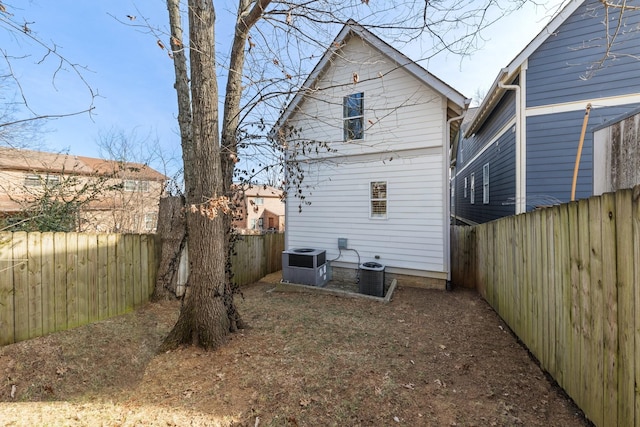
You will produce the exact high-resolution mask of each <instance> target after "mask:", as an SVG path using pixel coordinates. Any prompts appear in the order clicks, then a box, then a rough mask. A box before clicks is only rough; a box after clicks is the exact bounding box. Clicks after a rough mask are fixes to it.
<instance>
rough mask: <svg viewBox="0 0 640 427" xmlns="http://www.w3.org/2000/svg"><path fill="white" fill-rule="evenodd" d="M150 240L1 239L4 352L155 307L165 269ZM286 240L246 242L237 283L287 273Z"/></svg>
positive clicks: (21, 235) (269, 237)
mask: <svg viewBox="0 0 640 427" xmlns="http://www.w3.org/2000/svg"><path fill="white" fill-rule="evenodd" d="M157 245H158V243H157V240H156V238H155V236H154V235H146V234H86V233H25V232H16V233H7V232H5V233H0V346H2V345H5V344H10V343H13V342H18V341H22V340H26V339H29V338H34V337H38V336H42V335H46V334H48V333H51V332H56V331H61V330H65V329H69V328H73V327H76V326H79V325H83V324H86V323H90V322H95V321H97V320H102V319H106V318H108V317H111V316H116V315H119V314H123V313H126V312H128V311H131V310H133V309H134V308H136V307H138V306H139V305H141V304H143V303H145V302H147V301H148V300H149V297H150V296H151V293H152V292H153V288H154V286H155V281H156V273H157V269H158V256H157V249H158V248H157ZM283 250H284V235H283V234H265V235H262V236H259V235H258V236H243V238H242V240H240V241H239V242H238V243H237V244H236V254H235V255H234V256H233V258H232V262H233V272H234V273H235V275H234V280H235V281H236V283H238V284H240V285H246V284H249V283H253V282H255V281H257V280H259V279H260V278H262V277H264V276H265V275H267V274H269V273H272V272H274V271H278V270H280V269H281V268H282V251H283Z"/></svg>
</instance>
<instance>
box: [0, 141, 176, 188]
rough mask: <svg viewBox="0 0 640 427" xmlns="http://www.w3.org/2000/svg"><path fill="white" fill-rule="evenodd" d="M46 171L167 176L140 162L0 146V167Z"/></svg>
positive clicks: (148, 178)
mask: <svg viewBox="0 0 640 427" xmlns="http://www.w3.org/2000/svg"><path fill="white" fill-rule="evenodd" d="M1 170H13V171H24V172H33V173H38V172H49V173H57V174H61V173H64V174H67V175H115V176H117V177H119V178H128V179H139V180H145V181H165V180H167V179H168V178H167V177H166V176H165V175H163V174H161V173H160V172H158V171H156V170H155V169H152V168H150V167H149V166H147V165H144V164H142V163H133V162H117V161H114V160H105V159H97V158H93V157H84V156H74V155H72V154H65V153H47V152H43V151H33V150H22V149H17V148H8V147H0V171H1Z"/></svg>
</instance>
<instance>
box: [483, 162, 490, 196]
mask: <svg viewBox="0 0 640 427" xmlns="http://www.w3.org/2000/svg"><path fill="white" fill-rule="evenodd" d="M482 203H484V204H485V205H487V204H489V163H487V164H486V165H484V166H483V167H482Z"/></svg>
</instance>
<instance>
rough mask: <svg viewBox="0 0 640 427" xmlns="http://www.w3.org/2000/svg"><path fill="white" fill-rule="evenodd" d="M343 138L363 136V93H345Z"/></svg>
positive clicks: (352, 138) (349, 138) (360, 137)
mask: <svg viewBox="0 0 640 427" xmlns="http://www.w3.org/2000/svg"><path fill="white" fill-rule="evenodd" d="M342 111H343V118H344V140H345V141H351V140H354V139H363V138H364V93H363V92H360V93H354V94H352V95H347V96H345V97H344V99H343V109H342Z"/></svg>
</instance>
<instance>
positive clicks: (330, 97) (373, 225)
mask: <svg viewBox="0 0 640 427" xmlns="http://www.w3.org/2000/svg"><path fill="white" fill-rule="evenodd" d="M396 67H397V65H396V64H395V63H393V61H390V60H389V59H388V58H386V57H385V56H384V55H381V54H380V53H379V52H378V50H376V49H375V48H373V47H372V46H370V45H369V44H367V43H365V42H363V41H362V40H361V39H359V38H352V39H350V40H349V41H348V42H347V44H346V45H345V46H343V48H341V49H340V50H339V52H338V53H337V54H336V55H335V56H334V57H333V60H332V62H331V66H330V67H329V69H328V70H327V71H326V72H325V73H324V75H322V76H321V77H320V79H319V82H318V83H317V90H316V91H313V92H307V94H306V97H305V100H304V101H303V102H301V103H300V104H299V106H298V108H297V110H296V111H295V112H294V113H293V115H292V116H291V117H290V120H289V122H288V124H289V125H293V126H295V128H296V129H298V130H299V133H298V134H297V136H296V138H298V139H299V140H302V141H304V140H316V141H325V142H329V143H330V145H331V148H333V149H334V150H336V152H331V153H320V154H319V155H314V156H312V157H314V158H315V160H310V161H309V162H308V163H307V164H305V168H306V171H305V178H304V181H303V188H302V192H303V194H304V195H305V197H306V199H305V200H306V201H309V202H311V205H309V206H306V205H303V206H302V212H298V206H299V200H298V199H296V198H295V197H293V194H294V193H295V192H297V191H298V189H297V188H289V189H288V190H289V191H288V199H287V222H286V240H287V249H293V248H299V247H311V248H317V249H325V250H327V259H334V258H337V257H338V255H339V251H338V238H339V237H343V238H347V239H348V247H349V248H350V249H355V250H357V251H358V253H359V254H360V261H361V262H366V261H373V260H374V259H375V257H376V256H378V257H379V258H377V261H378V262H380V263H381V264H384V265H385V266H386V267H387V268H388V269H391V270H393V269H396V271H398V272H404V271H407V272H410V273H409V274H411V272H413V273H414V274H416V275H423V276H432V277H440V278H442V277H443V274H444V273H447V268H448V267H447V266H448V253H446V250H447V249H446V248H447V241H446V239H447V238H448V237H447V236H448V230H445V227H447V224H448V221H447V218H445V216H446V214H447V212H446V209H445V207H446V206H445V205H446V203H447V197H448V190H447V186H446V185H445V182H444V180H445V176H446V167H447V165H448V161H447V159H445V158H444V156H445V154H446V152H447V151H446V150H445V149H443V147H445V144H444V141H445V125H446V99H445V98H444V96H442V95H441V94H439V93H438V92H436V91H434V90H433V89H432V88H429V87H427V86H425V85H424V84H423V83H422V82H421V81H419V80H417V79H416V78H415V77H413V76H412V75H410V74H409V73H407V72H406V71H405V70H403V69H402V68H396ZM354 73H357V75H358V79H359V81H358V83H353V75H354ZM380 76H382V77H380ZM357 92H364V108H365V138H364V140H363V141H357V142H349V143H344V142H343V141H342V139H343V117H342V100H343V97H344V96H346V95H348V94H352V93H357ZM295 142H296V140H295V139H290V140H289V143H290V145H289V146H290V147H293V146H294V144H295ZM298 158H300V157H298ZM371 181H386V182H387V191H388V194H387V218H386V219H372V218H370V217H369V201H370V199H369V191H370V190H369V188H370V187H369V185H370V182H371ZM445 257H447V258H446V259H445ZM338 262H345V263H348V265H349V266H355V265H356V263H357V262H358V258H357V255H356V254H355V253H354V252H353V251H342V255H341V257H340V259H339V260H338ZM336 265H340V264H338V263H336ZM345 266H346V265H345ZM444 277H446V276H444Z"/></svg>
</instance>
